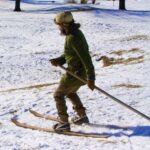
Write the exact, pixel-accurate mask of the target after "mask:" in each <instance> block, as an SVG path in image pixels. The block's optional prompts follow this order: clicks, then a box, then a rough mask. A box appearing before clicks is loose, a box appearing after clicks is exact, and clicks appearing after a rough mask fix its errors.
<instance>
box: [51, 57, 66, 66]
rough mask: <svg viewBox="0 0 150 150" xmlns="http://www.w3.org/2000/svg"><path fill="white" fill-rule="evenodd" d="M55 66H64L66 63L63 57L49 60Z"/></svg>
mask: <svg viewBox="0 0 150 150" xmlns="http://www.w3.org/2000/svg"><path fill="white" fill-rule="evenodd" d="M49 61H50V62H51V64H52V65H53V66H60V65H63V64H64V63H65V62H66V61H65V59H64V58H62V57H58V58H54V59H50V60H49Z"/></svg>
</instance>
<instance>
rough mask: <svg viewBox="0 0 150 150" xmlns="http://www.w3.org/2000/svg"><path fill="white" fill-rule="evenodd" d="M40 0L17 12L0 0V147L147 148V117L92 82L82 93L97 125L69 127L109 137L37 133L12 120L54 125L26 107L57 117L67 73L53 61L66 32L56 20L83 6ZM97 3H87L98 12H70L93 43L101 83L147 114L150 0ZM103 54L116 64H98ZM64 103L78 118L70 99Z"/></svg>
mask: <svg viewBox="0 0 150 150" xmlns="http://www.w3.org/2000/svg"><path fill="white" fill-rule="evenodd" d="M35 1H36V0H34V1H33V0H32V1H30V3H29V1H28V3H27V1H26V3H24V2H25V0H24V2H22V3H21V9H22V10H23V11H22V12H13V9H14V1H8V0H0V150H67V149H68V150H79V149H80V150H99V149H101V150H149V149H150V122H149V121H147V120H146V119H144V118H142V117H140V116H139V115H137V114H135V113H134V112H132V111H130V110H128V109H126V108H124V107H123V106H121V105H120V104H117V103H116V102H115V101H113V100H111V99H110V98H108V97H106V96H105V95H103V94H101V93H100V92H98V91H96V90H95V91H93V92H91V91H90V90H89V89H88V88H87V86H84V87H82V88H81V89H80V90H79V95H80V97H81V98H82V101H83V103H84V104H85V106H86V108H87V114H88V116H89V119H90V122H91V123H92V125H89V126H87V125H85V126H72V130H74V131H84V132H97V133H105V134H108V135H110V137H109V138H108V139H106V140H101V139H94V138H84V137H73V136H72V137H70V136H65V135H57V134H51V133H45V132H40V131H32V130H30V129H23V128H20V127H17V126H15V125H14V124H13V123H12V122H11V121H10V119H11V118H12V117H13V116H14V115H17V116H18V118H19V119H20V120H21V121H24V122H27V123H30V124H33V125H38V126H41V127H51V126H52V125H53V124H54V122H51V121H47V120H43V119H39V118H36V117H34V116H32V115H31V114H30V113H29V111H28V109H29V108H32V109H33V110H37V111H39V112H41V113H45V114H51V115H57V113H56V108H55V103H54V100H53V92H54V91H55V89H56V87H57V83H58V81H59V79H60V76H61V74H62V73H64V71H62V70H61V69H60V68H55V67H53V66H51V65H50V63H49V62H48V60H49V59H50V58H54V57H57V56H59V55H60V54H61V53H62V52H63V44H64V37H63V36H60V34H59V30H58V27H57V26H56V25H55V24H54V22H53V18H54V16H55V15H56V12H57V11H60V10H64V9H70V8H71V9H73V7H75V6H79V4H73V5H72V4H64V3H63V1H62V0H56V1H54V2H53V3H50V2H49V1H48V0H47V2H46V1H44V2H42V4H40V5H39V3H41V2H40V1H39V2H38V4H35ZM36 2H37V1H36ZM97 2H98V4H96V5H91V4H87V5H82V6H85V7H97V8H100V9H99V10H93V11H83V12H73V15H74V18H75V20H76V22H80V23H81V30H82V31H83V32H84V34H85V36H86V38H87V41H88V43H89V47H90V52H91V56H92V59H93V63H94V66H95V71H96V85H97V86H99V87H100V88H102V89H103V90H105V91H106V92H108V93H110V94H111V95H113V96H115V97H117V98H118V99H120V100H122V101H123V102H125V103H127V104H128V105H130V106H132V107H134V108H135V109H137V110H139V111H141V112H142V113H144V114H145V115H147V116H150V109H149V108H150V78H149V77H150V52H149V50H150V1H149V0H126V8H127V10H128V11H119V10H118V1H115V3H114V6H113V2H112V1H102V0H99V1H97ZM58 7H61V8H59V9H58ZM56 8H57V9H56ZM104 55H105V56H107V57H109V58H113V59H114V61H112V63H113V64H111V65H109V66H106V67H104V66H103V61H98V59H99V58H100V57H101V56H104ZM67 105H68V113H69V114H70V116H73V115H74V113H73V110H72V105H71V104H70V102H69V101H68V100H67ZM102 125H106V126H105V127H103V126H102ZM107 125H109V126H107ZM122 126H129V129H128V130H123V129H122V128H121V127H122Z"/></svg>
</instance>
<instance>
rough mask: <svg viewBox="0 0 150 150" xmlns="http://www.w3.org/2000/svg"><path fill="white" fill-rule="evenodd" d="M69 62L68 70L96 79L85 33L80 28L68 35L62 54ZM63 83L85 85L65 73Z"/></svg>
mask: <svg viewBox="0 0 150 150" xmlns="http://www.w3.org/2000/svg"><path fill="white" fill-rule="evenodd" d="M61 59H62V60H65V61H64V62H66V63H67V64H68V70H70V71H72V72H74V73H76V74H77V75H78V76H80V77H81V78H83V79H86V80H95V71H94V66H93V63H92V60H91V56H90V54H89V47H88V44H87V41H86V39H85V37H84V35H83V33H82V32H81V31H80V30H79V29H78V30H77V31H76V32H75V33H74V34H69V35H67V36H66V39H65V45H64V54H63V55H62V56H61ZM61 83H63V84H66V85H69V84H72V85H73V84H75V85H83V83H82V82H81V81H79V80H78V79H75V78H74V77H72V76H70V75H68V74H65V75H64V76H63V77H62V79H61Z"/></svg>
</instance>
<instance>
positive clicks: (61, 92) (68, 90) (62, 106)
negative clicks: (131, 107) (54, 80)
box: [54, 82, 86, 122]
mask: <svg viewBox="0 0 150 150" xmlns="http://www.w3.org/2000/svg"><path fill="white" fill-rule="evenodd" d="M80 87H81V85H76V86H75V85H74V84H73V85H72V84H70V85H65V84H62V83H61V82H60V84H59V86H58V88H57V89H56V91H55V93H54V99H55V102H56V108H57V111H58V116H59V118H60V120H61V121H62V122H68V113H67V106H66V100H65V98H66V97H67V98H69V99H70V101H71V102H72V104H73V109H74V110H75V111H76V112H77V114H78V115H79V116H84V115H86V113H85V107H83V104H82V102H81V100H80V98H79V96H78V95H77V93H76V92H77V90H78V89H79V88H80Z"/></svg>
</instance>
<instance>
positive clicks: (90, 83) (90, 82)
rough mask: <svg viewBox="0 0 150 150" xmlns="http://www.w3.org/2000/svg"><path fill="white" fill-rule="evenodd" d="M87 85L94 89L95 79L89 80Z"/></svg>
mask: <svg viewBox="0 0 150 150" xmlns="http://www.w3.org/2000/svg"><path fill="white" fill-rule="evenodd" d="M87 85H88V87H89V88H90V89H91V90H92V91H93V90H94V88H95V81H94V80H87Z"/></svg>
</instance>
